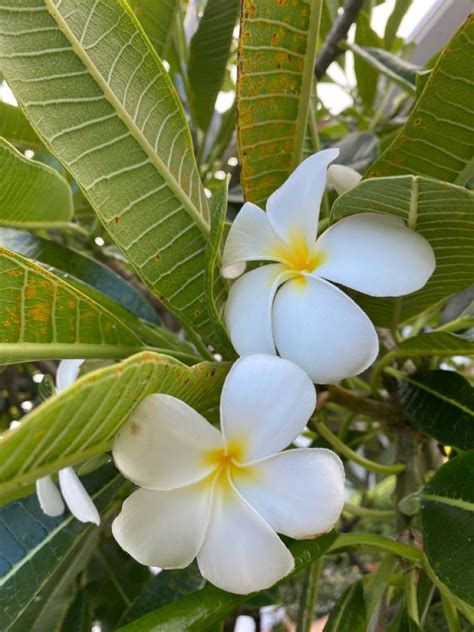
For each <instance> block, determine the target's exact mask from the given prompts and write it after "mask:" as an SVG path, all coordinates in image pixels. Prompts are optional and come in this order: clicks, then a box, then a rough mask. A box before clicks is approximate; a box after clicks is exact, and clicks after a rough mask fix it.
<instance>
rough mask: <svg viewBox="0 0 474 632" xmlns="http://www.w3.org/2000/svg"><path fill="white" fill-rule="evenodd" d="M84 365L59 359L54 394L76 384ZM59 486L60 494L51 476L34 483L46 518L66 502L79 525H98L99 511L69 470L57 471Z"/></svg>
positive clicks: (62, 510) (61, 508) (56, 511)
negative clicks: (85, 523) (90, 523)
mask: <svg viewBox="0 0 474 632" xmlns="http://www.w3.org/2000/svg"><path fill="white" fill-rule="evenodd" d="M83 362H84V360H62V361H61V362H60V363H59V366H58V371H57V374H56V392H57V393H59V392H60V391H63V390H64V389H65V388H67V387H68V386H71V384H73V383H74V382H75V381H76V379H77V376H78V375H79V369H80V368H81V365H82V363H83ZM59 487H60V489H61V492H59V490H58V488H57V487H56V485H55V484H54V482H53V479H52V478H51V476H44V477H43V478H40V479H39V480H37V481H36V494H37V496H38V500H39V503H40V506H41V509H42V510H43V511H44V513H45V514H46V515H48V516H59V515H61V514H62V513H63V512H64V509H65V507H64V502H65V503H66V505H67V507H68V509H69V511H70V512H71V513H72V515H73V516H74V517H75V518H77V519H78V520H80V521H81V522H93V523H95V524H96V525H99V524H100V515H99V512H98V511H97V508H96V506H95V505H94V502H93V501H92V499H91V497H90V496H89V494H88V493H87V491H86V489H85V488H84V486H83V484H82V483H81V481H80V479H79V477H78V476H77V474H76V472H75V471H74V469H73V468H72V467H66V468H64V469H62V470H60V471H59Z"/></svg>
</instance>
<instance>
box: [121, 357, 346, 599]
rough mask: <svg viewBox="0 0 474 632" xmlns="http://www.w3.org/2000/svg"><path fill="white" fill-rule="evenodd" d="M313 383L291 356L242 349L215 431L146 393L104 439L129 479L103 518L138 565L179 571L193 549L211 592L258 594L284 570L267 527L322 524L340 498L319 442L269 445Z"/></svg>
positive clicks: (302, 532) (294, 529) (286, 439)
mask: <svg viewBox="0 0 474 632" xmlns="http://www.w3.org/2000/svg"><path fill="white" fill-rule="evenodd" d="M315 404H316V394H315V390H314V386H313V384H312V383H311V380H310V379H309V377H308V376H307V375H306V374H305V372H304V371H303V370H302V369H301V368H300V367H298V366H296V365H295V364H293V363H292V362H289V361H288V360H283V359H281V358H278V357H275V356H268V355H249V356H246V357H244V358H240V359H239V360H238V361H237V362H236V363H235V364H234V365H233V367H232V369H231V370H230V372H229V374H228V376H227V379H226V381H225V383H224V387H223V390H222V396H221V406H220V413H221V432H219V430H217V429H216V428H214V427H213V426H211V425H210V424H209V423H208V422H207V421H206V419H204V417H202V416H201V415H200V414H198V413H197V412H196V411H195V410H193V409H192V408H191V407H190V406H188V405H187V404H185V403H184V402H183V401H181V400H179V399H176V398H175V397H172V396H170V395H163V394H155V395H150V396H149V397H147V398H146V399H145V400H143V402H142V403H141V404H140V405H139V406H138V407H137V409H136V410H135V412H134V413H133V414H132V416H131V417H130V419H129V420H128V422H127V424H126V425H125V426H124V427H123V429H122V431H121V432H120V433H119V435H118V437H117V438H116V440H115V444H114V447H113V455H114V459H115V463H116V465H117V467H118V468H119V469H120V470H121V472H122V473H123V474H124V475H125V476H126V477H127V478H129V479H130V480H131V481H133V482H134V483H135V484H136V485H139V486H140V489H139V490H138V491H135V492H134V493H133V494H132V495H131V496H130V497H129V498H128V499H127V500H126V501H125V503H124V505H123V507H122V511H121V513H120V514H119V516H118V517H117V518H116V519H115V521H114V522H113V525H112V533H113V534H114V536H115V538H116V540H117V542H118V543H119V544H120V546H121V547H122V548H123V549H124V550H125V551H127V552H128V553H129V554H130V555H131V556H132V557H134V558H135V559H136V560H137V561H138V562H141V563H142V564H146V565H149V566H159V567H161V568H168V569H169V568H184V567H185V566H187V565H188V564H189V563H190V562H191V561H192V560H193V559H194V558H195V557H197V562H198V565H199V568H200V571H201V573H202V575H203V576H204V577H205V578H206V579H207V580H209V581H210V582H212V583H213V584H215V585H216V586H218V587H220V588H222V589H223V590H228V591H230V592H234V593H239V594H247V593H250V592H253V591H255V590H263V589H264V588H267V587H269V586H271V585H273V584H274V583H275V582H276V581H278V580H279V579H281V578H282V577H284V576H285V575H287V574H288V573H289V572H290V571H291V570H292V569H293V566H294V560H293V557H292V555H291V553H290V551H289V550H288V549H287V548H286V546H285V545H284V544H283V542H282V541H281V540H280V538H279V537H278V536H277V533H281V534H283V535H287V536H290V537H292V538H312V537H314V536H315V535H317V534H320V533H324V532H326V531H329V530H330V529H331V528H332V527H333V526H334V524H335V522H336V521H337V519H338V518H339V515H340V513H341V511H342V507H343V504H344V470H343V467H342V463H341V461H340V459H339V457H338V456H337V455H336V454H334V453H333V452H331V451H330V450H325V449H293V450H288V451H286V452H281V450H283V449H284V448H286V447H287V446H288V445H289V444H290V443H291V441H292V440H293V439H295V437H296V436H298V435H299V434H300V433H301V431H302V430H303V428H304V426H305V425H306V422H307V421H308V419H309V417H310V415H311V414H312V412H313V410H314V408H315Z"/></svg>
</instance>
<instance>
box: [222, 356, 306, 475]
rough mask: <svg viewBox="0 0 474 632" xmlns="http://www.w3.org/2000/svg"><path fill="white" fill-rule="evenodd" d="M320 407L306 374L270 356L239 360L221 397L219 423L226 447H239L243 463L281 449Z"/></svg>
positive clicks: (248, 357) (226, 382)
mask: <svg viewBox="0 0 474 632" xmlns="http://www.w3.org/2000/svg"><path fill="white" fill-rule="evenodd" d="M315 407H316V391H315V390H314V386H313V384H312V382H311V380H310V379H309V377H308V376H307V375H306V373H305V372H304V371H303V370H302V369H300V367H298V366H296V365H295V364H293V363H292V362H288V360H283V359H282V358H278V357H276V356H269V355H248V356H245V357H244V358H240V359H239V360H237V362H236V363H235V364H234V366H233V367H232V369H231V370H230V372H229V374H228V376H227V378H226V381H225V383H224V387H223V389H222V395H221V424H222V432H223V435H224V438H225V441H226V444H227V445H229V446H230V445H231V444H238V445H239V446H241V449H242V455H241V456H240V457H239V461H240V462H241V463H248V462H250V461H255V460H256V459H261V458H263V457H266V456H269V455H270V454H275V452H278V451H279V450H283V448H286V446H287V445H289V444H290V443H291V441H293V439H294V438H295V437H296V436H297V435H299V434H300V432H301V431H302V430H303V428H304V427H305V425H306V422H307V421H308V419H309V418H310V416H311V414H312V412H313V411H314V409H315Z"/></svg>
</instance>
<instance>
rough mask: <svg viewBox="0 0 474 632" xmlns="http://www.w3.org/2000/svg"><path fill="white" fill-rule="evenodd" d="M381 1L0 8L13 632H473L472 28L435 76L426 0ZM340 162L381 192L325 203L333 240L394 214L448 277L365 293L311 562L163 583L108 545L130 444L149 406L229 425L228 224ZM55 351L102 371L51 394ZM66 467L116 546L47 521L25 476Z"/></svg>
mask: <svg viewBox="0 0 474 632" xmlns="http://www.w3.org/2000/svg"><path fill="white" fill-rule="evenodd" d="M384 4H385V3H384V2H380V1H375V0H372V1H370V0H366V1H365V2H364V1H363V0H346V1H345V2H342V0H321V1H319V0H287V1H281V2H271V1H267V0H242V1H241V2H238V1H236V0H235V1H234V0H225V1H223V0H207V2H206V1H205V0H189V1H186V0H153V1H152V0H129V2H126V1H125V0H118V1H117V2H109V1H106V0H99V1H94V0H81V2H74V1H73V0H0V25H1V26H0V72H1V73H2V74H1V75H0V82H1V81H2V79H3V80H4V83H3V87H2V93H1V94H2V95H3V96H5V95H6V94H7V90H6V87H7V85H8V86H9V88H10V89H11V90H12V91H13V94H14V95H15V97H16V99H17V101H18V106H19V107H16V106H15V105H13V104H12V103H7V102H6V101H5V100H3V101H0V136H1V138H0V365H1V366H0V430H1V431H2V435H1V436H0V505H1V508H0V604H1V608H0V629H1V630H2V631H3V630H5V631H7V630H12V631H14V632H15V631H18V632H20V631H22V630H25V629H30V630H33V631H34V632H43V631H44V632H46V631H47V632H49V631H50V630H53V629H54V630H58V631H60V632H70V631H71V630H78V631H81V632H86V631H90V630H94V631H95V632H98V630H103V631H108V630H119V629H120V630H129V631H135V630H137V631H138V630H140V631H147V630H150V631H151V630H160V631H166V630H170V631H171V630H172V631H173V632H174V631H180V630H182V631H183V632H184V631H185V630H186V631H187V630H196V631H198V630H200V631H203V630H232V629H234V625H235V621H236V619H237V617H238V616H239V615H240V614H246V615H249V616H251V617H252V618H253V619H254V621H255V623H256V625H261V623H262V618H261V608H262V607H264V606H273V607H274V609H273V612H274V615H273V619H272V623H271V624H272V626H273V629H275V630H277V629H282V628H284V629H293V628H292V627H291V626H296V628H297V630H298V631H299V632H306V631H307V630H309V629H310V626H311V624H312V622H313V619H314V618H315V617H319V618H324V617H326V618H327V619H328V620H327V624H326V627H325V630H328V631H329V632H343V631H346V630H348V631H349V630H350V631H351V632H359V631H360V632H363V631H366V630H370V631H371V632H376V631H378V630H388V631H389V632H402V631H406V630H410V631H412V630H415V631H416V630H420V629H424V630H429V631H431V630H433V631H434V630H445V629H446V630H449V631H450V632H459V631H460V630H463V629H465V630H467V629H471V628H470V626H472V625H473V624H474V575H473V569H474V491H473V490H474V475H473V472H474V395H473V390H472V379H473V374H472V364H471V362H470V360H469V358H470V357H471V356H472V355H473V342H472V332H473V324H474V323H473V311H472V300H473V296H474V295H473V293H472V288H471V287H470V286H471V284H472V281H473V276H474V275H473V272H474V248H473V246H474V244H473V241H474V236H473V234H474V233H473V216H474V202H473V194H472V191H471V189H472V183H473V175H474V162H473V149H472V148H473V144H474V143H473V140H474V125H473V121H474V116H473V115H474V112H473V110H474V100H473V99H472V85H473V83H474V77H473V71H472V61H471V60H472V57H473V54H474V51H473V46H474V44H473V42H474V24H473V20H472V18H471V17H468V16H467V15H466V18H467V19H466V21H465V22H464V23H460V24H459V28H458V30H457V32H456V33H454V35H453V37H452V38H451V39H450V40H449V41H448V39H447V38H445V40H446V41H440V42H439V47H440V48H439V50H438V51H436V53H435V54H434V56H432V57H431V58H427V59H425V61H424V62H423V65H420V63H413V62H412V61H411V58H412V57H411V56H412V53H413V50H414V49H415V48H416V41H415V42H411V43H408V42H407V41H406V40H404V39H403V38H402V37H401V36H400V25H401V24H402V23H403V19H404V18H405V17H406V16H409V15H410V10H411V6H412V4H413V3H412V0H397V2H395V3H393V9H392V10H391V11H390V12H389V14H388V20H387V21H386V24H385V25H384V28H383V29H380V28H377V29H375V21H374V16H375V15H376V13H377V11H378V10H379V9H380V6H381V5H384ZM328 89H329V90H332V92H331V94H332V95H333V96H332V97H331V99H328V98H327V94H328V91H327V90H328ZM325 95H326V96H325ZM334 95H336V96H334ZM329 146H337V147H340V149H341V153H340V156H339V158H338V162H340V163H341V164H345V165H348V166H350V167H352V168H354V169H356V170H358V171H359V172H360V173H361V174H362V175H363V176H364V177H363V180H362V182H361V183H360V184H359V185H358V186H357V187H355V188H354V189H352V190H350V191H348V192H347V193H345V194H344V195H341V196H340V197H337V196H336V194H335V192H334V191H328V192H327V193H326V195H325V197H324V200H323V208H322V214H321V226H320V229H321V230H323V229H324V228H325V227H327V226H328V225H329V224H330V223H331V222H333V221H335V220H336V219H338V218H340V217H343V216H347V215H350V214H353V213H357V212H367V211H372V212H382V213H391V214H394V215H397V216H399V217H401V218H403V219H404V220H405V221H406V222H407V224H408V226H410V227H411V228H413V229H416V230H417V231H419V232H420V233H421V234H423V235H424V236H425V237H426V238H427V239H428V240H429V242H430V243H431V245H432V247H433V249H434V251H435V255H436V260H437V268H436V272H435V274H434V275H433V277H432V278H431V279H430V281H429V283H428V284H427V285H426V286H425V288H423V289H422V290H420V291H419V292H416V293H414V294H412V295H410V296H407V297H404V298H402V299H373V298H368V297H366V296H362V295H358V294H357V293H353V296H354V298H355V300H356V301H358V302H359V303H360V305H361V306H362V307H363V308H364V309H365V310H366V311H367V312H368V313H369V315H370V316H371V318H372V319H373V321H374V323H375V324H376V325H377V326H378V327H379V332H380V340H381V353H380V357H379V358H378V360H377V362H376V363H375V365H374V366H373V367H372V369H371V370H370V371H368V372H366V373H365V374H364V375H362V376H359V377H357V378H352V379H347V380H344V381H343V382H342V383H341V384H339V385H321V386H318V392H319V400H320V406H319V407H318V412H317V414H315V416H314V417H313V419H312V420H311V423H310V425H309V427H308V429H307V431H306V432H305V435H304V437H301V438H300V441H304V442H305V443H306V444H308V445H309V444H311V445H314V446H325V447H331V448H332V449H334V450H336V452H338V454H339V455H340V456H341V458H342V459H343V461H344V465H345V468H346V475H347V481H348V489H347V503H346V505H345V508H344V512H343V515H342V517H341V520H340V522H339V524H338V525H337V529H336V531H335V532H333V533H331V534H327V535H325V536H323V537H321V538H317V539H316V540H313V541H302V542H290V543H289V546H290V549H291V550H292V552H293V554H294V556H295V559H296V567H295V572H294V573H293V574H292V575H291V576H290V577H288V578H286V579H285V580H284V581H283V582H281V583H280V584H279V585H278V586H275V587H273V588H272V589H270V590H267V591H264V592H262V593H259V594H257V595H250V596H248V597H242V596H236V595H230V594H228V593H224V592H223V591H220V590H218V589H217V588H214V587H213V586H210V585H203V581H202V579H201V577H200V575H199V573H198V572H197V569H196V568H195V566H194V565H191V566H190V567H189V568H187V569H183V570H179V571H162V572H160V573H159V574H156V572H157V570H156V569H151V570H150V569H148V568H146V567H142V566H140V565H138V564H137V563H136V562H135V561H134V560H133V559H131V558H129V557H128V556H127V555H125V554H124V553H123V552H122V551H121V549H120V548H119V547H118V546H117V545H116V544H115V542H114V541H113V539H112V538H111V534H110V521H111V519H112V518H113V517H114V516H115V515H116V513H117V511H118V510H119V507H120V505H121V502H122V500H123V499H124V498H125V497H126V495H128V493H129V492H130V488H131V486H130V485H129V483H127V482H126V481H125V480H124V479H123V478H122V477H121V476H120V475H119V474H118V473H117V471H116V470H115V469H114V468H113V466H112V464H111V463H110V453H109V450H110V447H111V442H112V439H113V437H114V435H115V433H116V432H117V430H118V428H119V427H120V425H121V424H122V423H123V422H124V421H125V420H126V419H127V417H128V415H129V414H130V412H131V411H132V410H133V408H134V407H135V406H136V405H137V403H138V402H139V401H141V399H143V398H144V397H146V396H147V395H148V394H150V393H152V392H157V391H160V392H165V393H170V394H173V395H175V396H177V397H180V398H181V399H183V400H185V401H187V402H188V403H189V404H191V405H192V406H193V407H195V408H196V409H198V410H199V411H200V412H201V413H203V414H204V415H206V416H207V417H208V419H209V420H210V421H211V422H216V421H217V419H218V415H217V410H216V407H217V405H218V402H219V396H220V390H221V387H222V383H223V380H224V378H225V375H226V373H227V371H228V369H229V366H230V362H231V361H232V360H234V359H235V357H236V356H235V352H234V351H233V349H232V346H231V344H230V342H229V339H228V337H227V334H226V332H225V329H224V327H223V324H222V308H223V305H224V301H225V298H226V294H227V286H226V284H225V282H224V281H223V280H222V279H221V277H220V275H219V267H220V253H221V248H222V240H223V237H224V236H225V234H226V231H227V228H228V225H227V224H226V219H227V220H228V221H231V220H232V219H233V218H234V217H235V214H236V213H237V212H238V210H239V208H240V206H241V204H242V203H243V201H244V199H245V200H251V201H254V202H256V203H258V204H260V205H264V204H265V201H266V199H267V198H268V196H269V195H270V194H271V193H272V192H273V191H274V190H275V188H277V187H278V186H280V185H281V184H282V182H283V181H284V180H285V179H286V178H287V176H288V175H289V174H290V173H291V172H292V171H293V169H294V168H295V167H296V166H297V165H298V164H299V163H300V162H301V160H302V159H304V157H306V156H307V155H309V154H311V153H313V152H315V151H317V150H318V149H320V148H322V147H329ZM61 358H86V359H87V362H86V364H85V366H84V369H83V377H82V378H81V379H80V380H79V381H78V382H77V383H76V384H74V385H73V386H72V387H71V388H69V389H67V390H65V391H64V392H62V393H60V394H59V395H53V394H52V393H53V388H52V384H53V380H54V377H55V373H56V367H57V362H56V361H57V360H59V359H61ZM65 465H75V466H76V469H77V470H78V471H79V473H80V474H81V475H84V479H85V482H86V486H87V488H88V490H89V491H90V493H91V494H92V496H93V498H94V501H95V502H96V504H97V506H98V508H99V510H100V513H101V515H102V518H103V522H102V526H101V528H100V529H97V528H96V527H92V526H90V525H84V524H82V523H80V522H78V521H76V520H74V519H73V518H72V517H71V515H70V514H65V515H64V516H62V517H59V518H54V519H53V518H48V517H46V516H44V515H43V514H42V512H41V510H40V509H39V505H38V502H37V499H36V496H35V495H32V490H33V489H34V487H33V485H34V482H35V480H36V479H37V478H38V477H41V476H44V475H45V474H48V473H51V474H53V475H55V474H56V473H57V471H58V470H59V469H60V468H62V467H64V466H65ZM302 484H304V481H302ZM229 546H231V543H229ZM278 606H283V607H284V610H283V611H284V620H283V621H280V622H278V620H277V619H278V612H281V610H278V609H277V607H278ZM278 626H280V627H278Z"/></svg>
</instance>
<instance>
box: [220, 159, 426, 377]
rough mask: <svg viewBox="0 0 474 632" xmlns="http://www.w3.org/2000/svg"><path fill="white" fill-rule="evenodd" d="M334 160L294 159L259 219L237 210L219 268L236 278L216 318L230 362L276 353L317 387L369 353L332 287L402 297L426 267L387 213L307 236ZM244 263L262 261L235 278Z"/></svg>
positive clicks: (372, 334) (417, 239)
mask: <svg viewBox="0 0 474 632" xmlns="http://www.w3.org/2000/svg"><path fill="white" fill-rule="evenodd" d="M337 155H338V150H337V149H326V150H323V151H320V152H318V153H317V154H314V155H312V156H310V157H309V158H307V159H306V160H305V161H304V162H302V163H301V164H300V165H299V166H298V167H297V169H296V170H295V171H294V172H293V173H292V174H291V176H290V177H289V178H288V180H287V181H286V182H285V183H284V184H283V185H282V186H281V187H280V188H279V189H277V190H276V191H275V192H274V193H273V194H272V195H271V196H270V197H269V199H268V202H267V207H266V208H267V212H266V213H265V212H264V211H262V210H261V209H260V208H259V207H258V206H256V205H255V204H252V203H249V202H247V203H245V204H244V205H243V206H242V208H241V210H240V212H239V214H238V215H237V218H236V219H235V221H234V223H233V224H232V227H231V229H230V231H229V235H228V238H227V241H226V244H225V248H224V253H223V266H222V274H223V276H225V277H227V278H236V277H240V278H239V279H237V281H235V283H234V284H233V285H232V287H231V289H230V292H229V298H228V301H227V305H226V312H225V320H226V325H227V328H228V331H229V335H230V338H231V340H232V343H233V345H234V347H235V349H236V351H237V352H238V353H239V355H245V354H247V353H268V354H276V353H277V352H278V353H279V355H280V356H282V357H284V358H287V359H289V360H292V361H293V362H296V364H299V365H300V366H301V367H302V368H303V369H305V371H306V372H307V373H308V375H309V376H310V377H311V378H312V379H313V381H314V382H316V383H322V384H325V383H329V382H336V381H338V380H341V379H343V378H345V377H349V376H352V375H357V374H358V373H361V372H362V371H364V370H365V369H366V368H367V367H369V366H370V365H371V364H372V362H373V361H374V360H375V358H376V357H377V354H378V338H377V334H376V331H375V329H374V326H373V325H372V323H371V321H370V320H369V318H368V317H367V315H366V314H365V313H364V312H363V311H362V309H361V308H360V307H359V306H358V305H357V304H356V303H355V302H354V301H353V300H352V299H350V298H349V296H347V294H345V293H344V292H343V291H342V290H340V289H339V288H338V287H336V285H334V283H338V284H342V285H344V286H346V287H348V288H352V289H354V290H358V291H360V292H364V293H365V294H369V295H371V296H402V295H403V294H409V293H410V292H414V291H415V290H418V289H420V288H421V287H423V285H424V284H425V283H426V281H427V280H428V278H429V277H430V275H431V274H432V272H433V270H434V267H435V258H434V255H433V250H432V248H431V246H430V245H429V243H428V242H427V241H426V240H425V239H424V237H422V236H421V235H419V234H417V233H416V232H414V231H413V230H410V229H408V228H407V227H406V226H405V224H404V222H403V221H402V220H401V219H400V218H397V217H394V216H393V215H383V214H380V213H357V214H355V215H352V216H350V217H346V218H344V219H341V220H340V221H338V222H337V223H335V224H333V225H332V226H331V227H330V228H328V229H327V230H326V231H325V232H324V233H323V234H322V235H321V236H320V237H318V238H317V232H318V217H319V206H320V203H321V198H322V196H323V193H324V189H325V186H326V179H327V169H328V165H329V163H330V162H331V161H332V160H334V159H335V158H336V157H337ZM354 181H355V179H354ZM249 261H265V262H271V263H269V264H268V265H264V266H260V267H257V268H255V269H253V270H251V271H249V272H246V273H245V274H243V273H244V271H245V267H246V263H247V262H249ZM241 275H242V276H241Z"/></svg>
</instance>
